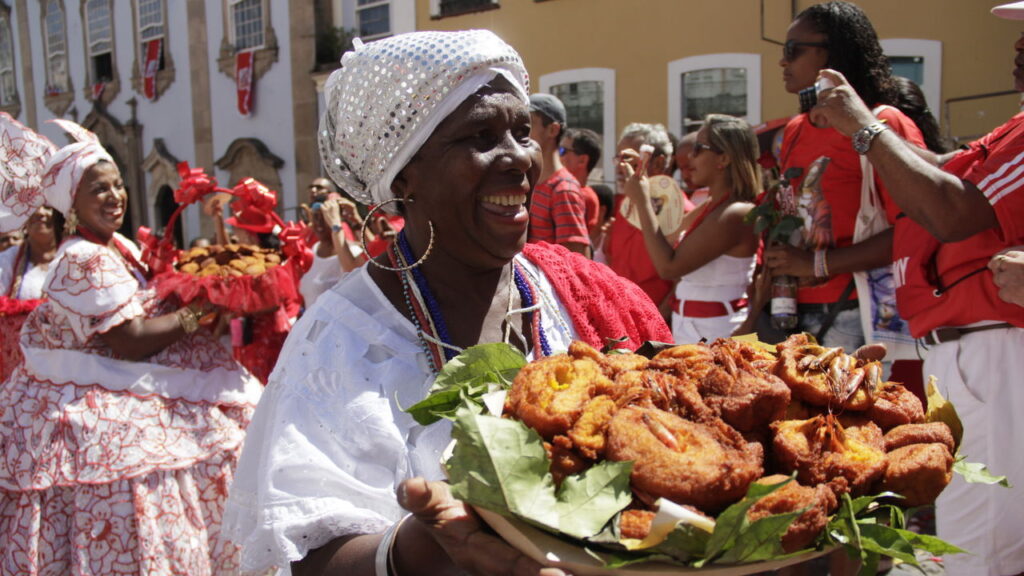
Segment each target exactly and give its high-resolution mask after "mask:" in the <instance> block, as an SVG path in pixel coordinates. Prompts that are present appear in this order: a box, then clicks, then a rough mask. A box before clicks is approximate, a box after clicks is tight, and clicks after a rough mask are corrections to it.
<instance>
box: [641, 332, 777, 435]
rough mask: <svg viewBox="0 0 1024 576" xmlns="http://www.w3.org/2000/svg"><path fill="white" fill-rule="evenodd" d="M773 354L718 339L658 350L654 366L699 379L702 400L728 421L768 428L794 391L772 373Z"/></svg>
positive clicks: (740, 426)
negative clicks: (709, 343) (706, 343)
mask: <svg viewBox="0 0 1024 576" xmlns="http://www.w3.org/2000/svg"><path fill="white" fill-rule="evenodd" d="M774 364H775V358H774V357H772V356H771V355H770V354H768V353H767V352H764V351H762V350H760V349H758V348H756V347H754V346H751V345H749V344H746V343H743V342H739V341H736V340H727V339H719V340H716V341H715V342H714V343H713V344H712V345H710V346H705V345H703V344H687V345H682V346H673V347H672V348H668V349H666V350H662V351H661V352H659V353H658V354H657V355H656V356H655V357H654V358H653V359H652V360H651V365H650V367H651V368H656V369H659V370H666V371H670V372H672V373H674V374H676V375H677V376H679V377H680V378H684V379H688V380H692V381H693V382H696V383H697V390H698V391H699V392H700V395H701V397H702V398H703V399H704V402H705V403H706V404H707V405H708V407H710V408H711V409H712V410H714V413H715V415H716V416H719V417H721V418H722V419H723V420H725V422H726V423H727V424H729V425H730V426H733V427H735V428H736V429H737V430H741V431H743V432H750V431H754V430H759V429H763V428H765V427H766V426H767V425H768V423H769V422H772V421H774V420H778V419H780V418H782V417H783V416H784V415H785V412H786V406H787V405H788V404H789V400H790V392H789V388H788V387H787V386H786V385H785V383H784V382H782V381H781V380H779V379H778V378H777V377H776V376H774V375H773V374H772V373H771V370H772V367H773V366H774Z"/></svg>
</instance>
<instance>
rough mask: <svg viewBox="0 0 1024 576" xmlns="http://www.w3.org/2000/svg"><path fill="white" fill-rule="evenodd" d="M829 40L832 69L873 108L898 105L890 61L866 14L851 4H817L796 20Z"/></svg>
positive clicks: (829, 62) (829, 61)
mask: <svg viewBox="0 0 1024 576" xmlns="http://www.w3.org/2000/svg"><path fill="white" fill-rule="evenodd" d="M796 19H797V20H802V21H804V22H806V23H807V24H809V25H810V26H811V28H813V29H814V31H815V32H818V33H820V34H824V35H825V36H827V37H828V64H827V66H828V67H829V68H832V69H833V70H838V71H839V72H842V74H843V76H846V79H847V80H848V81H849V82H850V84H851V85H852V86H853V88H854V90H856V91H857V94H858V95H859V96H860V97H861V99H863V100H864V102H866V103H867V104H868V105H870V106H877V105H879V104H890V105H891V104H895V103H896V87H895V84H894V83H893V79H892V69H891V68H890V66H889V60H888V59H887V58H886V57H885V54H884V53H883V52H882V46H881V45H880V44H879V43H878V35H877V34H876V33H875V28H874V26H872V25H871V21H870V20H868V17H867V15H866V14H864V11H863V10H861V9H860V8H859V7H857V5H855V4H851V3H850V2H839V1H834V2H825V3H822V4H815V5H813V6H811V7H809V8H807V9H806V10H804V11H803V12H801V13H800V15H799V16H797V17H796Z"/></svg>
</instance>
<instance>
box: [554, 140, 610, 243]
mask: <svg viewBox="0 0 1024 576" xmlns="http://www.w3.org/2000/svg"><path fill="white" fill-rule="evenodd" d="M558 154H559V155H560V156H561V157H562V166H565V169H566V170H568V171H569V173H570V174H572V175H573V177H575V178H576V180H577V181H578V182H579V183H580V193H581V194H582V195H583V202H584V203H585V204H586V221H587V232H588V233H589V234H590V236H591V237H593V236H594V230H595V229H597V226H598V220H599V214H598V212H599V211H600V208H601V205H600V202H599V201H598V199H597V192H594V189H593V188H591V187H590V186H587V179H588V178H589V177H590V173H591V172H592V171H593V170H594V167H595V166H597V163H598V162H600V161H601V138H600V136H598V135H597V133H596V132H594V131H593V130H590V129H587V128H570V129H568V130H566V131H565V136H563V137H562V146H561V147H560V148H559V149H558Z"/></svg>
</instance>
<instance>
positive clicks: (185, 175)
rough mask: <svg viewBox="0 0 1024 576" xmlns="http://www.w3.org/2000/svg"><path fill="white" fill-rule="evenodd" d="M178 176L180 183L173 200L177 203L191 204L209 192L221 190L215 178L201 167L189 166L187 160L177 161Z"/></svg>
mask: <svg viewBox="0 0 1024 576" xmlns="http://www.w3.org/2000/svg"><path fill="white" fill-rule="evenodd" d="M178 176H180V177H181V184H179V185H178V189H177V190H175V191H174V201H175V202H177V203H178V204H182V205H188V204H192V203H193V202H196V201H197V200H199V199H200V198H202V197H203V196H205V195H207V194H209V193H211V192H215V191H218V190H221V189H218V188H217V179H216V178H211V177H210V176H207V174H206V172H204V171H203V169H202V168H189V166H188V162H187V161H186V162H179V163H178ZM224 191H225V192H230V191H229V190H224ZM232 193H233V192H232Z"/></svg>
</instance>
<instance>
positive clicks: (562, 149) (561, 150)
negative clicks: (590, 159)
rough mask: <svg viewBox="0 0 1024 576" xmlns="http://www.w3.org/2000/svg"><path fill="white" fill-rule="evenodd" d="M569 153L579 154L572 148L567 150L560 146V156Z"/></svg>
mask: <svg viewBox="0 0 1024 576" xmlns="http://www.w3.org/2000/svg"><path fill="white" fill-rule="evenodd" d="M569 152H572V153H573V154H579V152H576V151H575V150H573V149H572V148H566V147H565V146H559V147H558V155H559V156H565V155H566V154H568V153H569Z"/></svg>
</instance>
